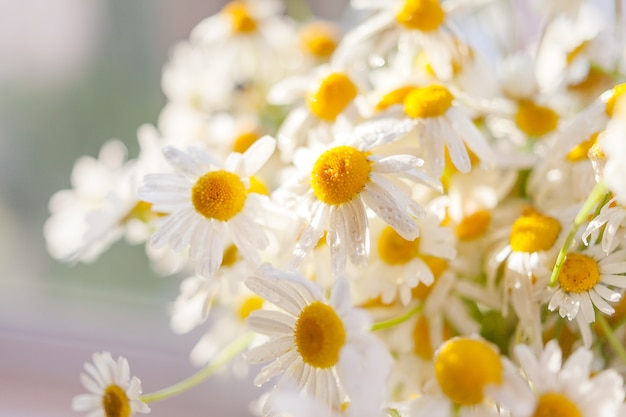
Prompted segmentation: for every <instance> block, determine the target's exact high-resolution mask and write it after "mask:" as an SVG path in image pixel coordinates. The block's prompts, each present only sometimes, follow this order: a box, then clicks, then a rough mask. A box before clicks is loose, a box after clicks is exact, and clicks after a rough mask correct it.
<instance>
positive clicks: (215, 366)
mask: <svg viewBox="0 0 626 417" xmlns="http://www.w3.org/2000/svg"><path fill="white" fill-rule="evenodd" d="M251 341H252V334H250V333H246V334H244V335H242V336H241V337H239V338H238V339H236V340H235V341H234V342H232V343H231V344H229V345H228V346H226V348H224V350H222V351H221V352H220V353H219V354H218V355H217V356H216V358H215V360H214V361H212V362H211V363H209V364H208V365H207V366H205V367H204V368H202V369H201V370H200V371H198V372H196V373H195V374H193V375H191V376H190V377H189V378H187V379H184V380H182V381H180V382H178V383H176V384H174V385H172V386H169V387H167V388H164V389H161V390H158V391H155V392H152V393H149V394H146V395H142V396H141V397H139V399H140V400H141V401H143V402H144V403H151V402H154V401H159V400H163V399H166V398H169V397H173V396H175V395H178V394H180V393H182V392H185V391H187V390H189V389H191V388H193V387H195V386H196V385H198V384H200V383H201V382H204V381H205V380H207V379H208V378H209V377H210V376H211V375H213V374H214V373H215V372H217V371H218V370H219V369H220V368H221V367H222V366H224V365H226V364H227V363H228V362H230V361H231V360H232V359H233V358H234V357H235V356H237V355H238V354H239V353H241V352H243V351H244V349H245V348H247V347H248V346H249V345H250V342H251Z"/></svg>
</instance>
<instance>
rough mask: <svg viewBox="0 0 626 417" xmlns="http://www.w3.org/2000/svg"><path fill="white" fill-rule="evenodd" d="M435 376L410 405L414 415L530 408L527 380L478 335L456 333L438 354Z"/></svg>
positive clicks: (421, 416)
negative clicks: (466, 410)
mask: <svg viewBox="0 0 626 417" xmlns="http://www.w3.org/2000/svg"><path fill="white" fill-rule="evenodd" d="M434 366H435V372H434V373H435V377H434V378H433V380H432V381H431V382H430V383H429V384H428V385H427V386H426V387H425V394H424V395H423V396H421V397H419V398H417V400H415V401H414V402H413V404H412V406H411V414H410V415H411V416H412V417H426V416H437V417H448V416H453V415H456V414H455V412H454V409H455V408H460V410H463V409H465V408H468V409H474V410H476V409H478V410H483V409H484V410H485V413H489V409H490V408H492V407H493V404H494V402H495V404H496V405H497V406H498V408H500V407H501V408H504V409H509V410H511V409H515V410H520V411H527V409H528V406H527V404H525V400H526V399H528V398H529V397H530V392H529V390H528V388H527V387H526V382H525V381H524V380H523V379H522V378H521V377H520V376H519V374H518V373H517V369H516V368H515V367H514V366H513V365H512V364H511V363H510V362H509V361H508V360H507V359H506V358H505V357H503V356H501V355H500V353H499V352H498V350H497V348H495V347H494V346H493V345H491V343H489V342H487V341H486V340H484V339H481V338H477V337H465V336H464V337H455V338H452V339H450V340H448V341H446V342H444V343H443V344H442V345H441V346H440V347H439V349H438V350H437V352H436V354H435V359H434Z"/></svg>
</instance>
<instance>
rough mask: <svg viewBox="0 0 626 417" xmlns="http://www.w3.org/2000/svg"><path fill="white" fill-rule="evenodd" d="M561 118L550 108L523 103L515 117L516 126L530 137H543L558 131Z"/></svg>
mask: <svg viewBox="0 0 626 417" xmlns="http://www.w3.org/2000/svg"><path fill="white" fill-rule="evenodd" d="M558 122H559V116H558V115H557V114H556V113H555V112H554V110H552V109H551V108H549V107H546V106H539V105H537V104H535V103H533V102H532V101H522V102H520V104H519V107H518V109H517V114H516V115H515V124H516V125H517V127H519V128H520V130H522V131H523V132H524V133H526V134H528V135H530V136H543V135H545V134H548V133H550V132H553V131H554V130H556V127H557V124H558Z"/></svg>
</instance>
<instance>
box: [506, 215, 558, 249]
mask: <svg viewBox="0 0 626 417" xmlns="http://www.w3.org/2000/svg"><path fill="white" fill-rule="evenodd" d="M559 233H561V223H559V221H558V220H556V219H554V218H552V217H548V216H543V215H542V214H540V213H537V212H536V211H532V210H529V211H527V212H526V213H524V214H523V215H522V216H521V217H519V218H518V219H517V220H515V222H514V223H513V227H512V228H511V237H510V243H511V248H512V249H513V251H515V252H539V251H544V250H548V249H550V248H551V247H552V246H553V245H554V242H556V239H557V238H558V237H559Z"/></svg>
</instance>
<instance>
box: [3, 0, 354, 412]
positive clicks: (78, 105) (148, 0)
mask: <svg viewBox="0 0 626 417" xmlns="http://www.w3.org/2000/svg"><path fill="white" fill-rule="evenodd" d="M309 1H310V8H311V9H312V11H313V12H314V13H315V14H317V15H318V16H320V17H323V18H327V19H335V20H337V19H340V18H341V17H342V15H343V13H344V9H345V7H346V4H347V2H348V1H347V0H341V1H339V0H323V1H321V0H309ZM224 3H225V1H218V0H176V1H174V0H169V1H168V0H54V1H51V0H0V416H1V417H4V416H7V417H8V416H12V417H15V416H47V417H55V416H72V415H80V414H79V413H75V412H73V411H72V409H71V399H72V397H73V396H74V395H77V394H80V393H83V392H84V388H83V386H82V385H81V383H80V379H79V375H80V373H81V371H82V366H83V363H84V362H86V361H90V360H91V355H92V353H93V352H95V351H102V350H109V351H110V352H111V353H112V354H113V356H114V357H116V356H118V355H121V356H125V357H127V358H128V360H129V362H130V365H131V373H132V374H134V375H137V376H139V377H140V378H141V379H142V382H143V384H142V385H143V390H144V393H147V392H152V391H155V390H157V389H160V388H163V387H165V386H167V385H170V384H172V383H174V382H176V381H178V380H180V379H183V378H185V377H186V376H188V375H190V374H191V373H192V372H194V371H195V370H196V369H195V368H193V367H192V366H191V365H190V364H189V360H188V353H189V351H190V350H191V348H192V347H193V345H194V344H195V342H196V341H197V339H198V338H199V337H200V335H201V333H202V329H198V330H199V332H191V333H190V334H187V335H185V336H178V335H174V334H173V333H172V332H171V331H170V329H169V320H168V315H167V305H168V303H170V302H172V301H173V300H174V299H175V298H176V296H177V295H178V286H179V283H180V282H179V280H178V279H176V278H162V277H157V276H155V275H154V274H152V273H151V272H150V269H149V267H148V262H147V260H146V257H145V253H144V248H143V247H142V246H139V247H130V246H128V245H126V244H124V243H118V244H116V245H115V246H113V248H112V249H110V250H109V251H107V252H106V253H105V254H104V255H103V256H101V257H100V259H98V260H97V261H96V263H94V264H92V265H83V264H78V265H76V266H69V265H66V264H61V263H58V262H56V261H54V260H53V259H51V258H50V257H49V255H48V254H47V252H46V249H45V242H44V239H43V233H42V227H43V223H44V221H45V220H46V218H47V217H48V208H47V204H48V200H49V198H50V196H51V195H52V194H53V193H54V192H56V191H58V190H61V189H64V188H69V187H70V172H71V168H72V165H73V163H74V161H75V160H76V159H77V158H78V157H79V156H81V155H91V156H94V157H95V156H97V153H98V150H99V149H100V146H101V145H102V144H103V143H104V142H105V141H106V140H108V139H110V138H118V139H120V140H122V141H123V142H125V143H126V144H127V146H128V148H129V156H130V157H135V156H136V155H137V151H138V150H137V144H136V139H135V135H136V129H137V128H138V127H139V126H140V125H141V124H143V123H152V124H154V123H156V118H157V115H158V113H159V111H160V109H161V108H162V107H163V105H164V104H165V98H164V96H163V94H162V93H161V89H160V73H161V68H162V66H163V64H164V63H165V62H166V60H167V57H168V51H169V50H170V48H171V47H172V46H173V45H174V44H175V43H176V42H177V41H180V40H183V39H185V38H187V36H188V34H189V31H190V30H191V28H192V27H193V26H195V25H196V24H197V23H198V22H200V21H201V20H202V19H203V18H205V17H207V16H209V15H211V14H213V13H215V12H216V11H218V10H219V9H220V8H221V7H222V5H223V4H224ZM233 393H236V395H234V394H233ZM259 393H260V391H258V390H257V389H256V388H255V387H253V385H252V384H251V382H242V381H233V380H229V379H225V378H214V379H212V380H210V381H208V382H206V383H204V384H202V385H200V386H199V387H197V388H195V389H194V390H192V391H190V392H188V393H185V394H183V395H181V396H179V397H177V398H174V399H171V400H165V401H163V402H159V403H154V404H152V409H153V411H152V413H151V414H150V415H153V416H205V417H206V416H212V415H220V416H239V415H241V416H246V415H249V411H248V405H249V402H250V401H251V400H252V399H254V398H255V397H256V396H257V395H258V394H259Z"/></svg>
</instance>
